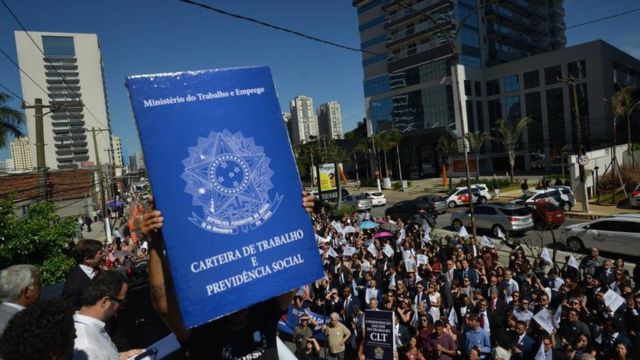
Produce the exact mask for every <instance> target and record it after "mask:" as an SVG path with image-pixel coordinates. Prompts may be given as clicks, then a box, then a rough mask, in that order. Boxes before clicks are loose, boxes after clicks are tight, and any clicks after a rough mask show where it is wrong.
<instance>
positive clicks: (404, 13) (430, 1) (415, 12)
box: [384, 0, 453, 29]
mask: <svg viewBox="0 0 640 360" xmlns="http://www.w3.org/2000/svg"><path fill="white" fill-rule="evenodd" d="M445 6H453V2H452V0H423V1H420V2H419V3H417V4H415V5H413V6H411V8H410V9H405V8H401V9H400V10H398V12H396V13H395V14H393V15H389V17H388V18H387V21H386V22H385V24H384V28H385V29H391V28H394V27H396V26H398V25H400V24H403V23H405V22H408V21H411V20H413V19H416V18H418V17H420V16H422V17H425V18H426V16H424V14H425V13H429V15H431V16H432V17H434V18H435V17H437V16H438V15H439V14H433V13H432V12H435V11H436V10H439V9H440V8H442V7H445Z"/></svg>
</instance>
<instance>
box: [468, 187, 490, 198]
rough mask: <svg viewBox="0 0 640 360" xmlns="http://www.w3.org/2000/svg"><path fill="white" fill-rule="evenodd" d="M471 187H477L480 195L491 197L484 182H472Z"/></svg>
mask: <svg viewBox="0 0 640 360" xmlns="http://www.w3.org/2000/svg"><path fill="white" fill-rule="evenodd" d="M471 189H478V191H479V192H480V195H482V196H484V197H485V198H487V199H490V198H491V194H489V188H488V187H487V185H486V184H472V185H471Z"/></svg>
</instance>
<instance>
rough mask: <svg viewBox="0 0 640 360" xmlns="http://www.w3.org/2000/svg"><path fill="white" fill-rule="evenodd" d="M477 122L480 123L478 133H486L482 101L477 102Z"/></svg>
mask: <svg viewBox="0 0 640 360" xmlns="http://www.w3.org/2000/svg"><path fill="white" fill-rule="evenodd" d="M476 120H477V122H478V131H479V132H484V117H483V115H482V101H476ZM483 147H484V145H483Z"/></svg>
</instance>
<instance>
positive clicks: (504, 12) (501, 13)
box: [486, 4, 546, 34]
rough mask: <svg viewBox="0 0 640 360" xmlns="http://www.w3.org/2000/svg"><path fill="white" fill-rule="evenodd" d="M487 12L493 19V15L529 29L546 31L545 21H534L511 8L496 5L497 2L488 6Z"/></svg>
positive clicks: (541, 32) (488, 16) (543, 32)
mask: <svg viewBox="0 0 640 360" xmlns="http://www.w3.org/2000/svg"><path fill="white" fill-rule="evenodd" d="M486 13H487V18H489V19H491V18H492V17H498V18H500V19H503V20H506V21H509V22H511V23H513V24H516V25H518V26H521V27H525V28H527V29H529V30H532V31H535V32H538V33H540V34H545V33H546V29H545V28H544V24H543V23H534V22H533V21H531V20H529V19H528V18H526V17H524V16H520V15H518V14H516V13H514V12H513V11H511V10H508V9H506V8H503V7H499V6H496V5H495V4H494V5H491V6H489V7H487V9H486Z"/></svg>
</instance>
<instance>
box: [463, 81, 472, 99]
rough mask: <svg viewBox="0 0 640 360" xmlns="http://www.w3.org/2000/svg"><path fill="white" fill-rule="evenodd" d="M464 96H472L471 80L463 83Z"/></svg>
mask: <svg viewBox="0 0 640 360" xmlns="http://www.w3.org/2000/svg"><path fill="white" fill-rule="evenodd" d="M464 94H465V95H467V96H471V95H473V94H472V93H471V80H465V81H464Z"/></svg>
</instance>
